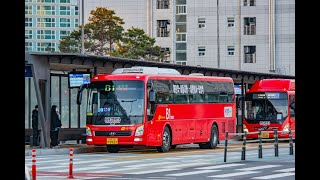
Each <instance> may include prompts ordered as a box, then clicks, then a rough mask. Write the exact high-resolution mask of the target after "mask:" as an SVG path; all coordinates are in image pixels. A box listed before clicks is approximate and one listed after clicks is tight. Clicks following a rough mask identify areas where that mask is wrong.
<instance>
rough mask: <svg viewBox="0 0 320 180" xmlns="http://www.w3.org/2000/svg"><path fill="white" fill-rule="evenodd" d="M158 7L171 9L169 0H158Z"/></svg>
mask: <svg viewBox="0 0 320 180" xmlns="http://www.w3.org/2000/svg"><path fill="white" fill-rule="evenodd" d="M157 9H169V0H157Z"/></svg>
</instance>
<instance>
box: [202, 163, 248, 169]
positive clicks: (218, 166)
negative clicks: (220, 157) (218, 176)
mask: <svg viewBox="0 0 320 180" xmlns="http://www.w3.org/2000/svg"><path fill="white" fill-rule="evenodd" d="M243 165H245V164H222V165H214V166H206V167H201V168H196V169H219V168H226V167H234V166H243Z"/></svg>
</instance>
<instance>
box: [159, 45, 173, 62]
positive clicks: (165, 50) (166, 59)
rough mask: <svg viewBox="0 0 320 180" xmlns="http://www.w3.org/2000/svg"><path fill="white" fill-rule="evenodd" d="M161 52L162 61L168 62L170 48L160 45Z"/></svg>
mask: <svg viewBox="0 0 320 180" xmlns="http://www.w3.org/2000/svg"><path fill="white" fill-rule="evenodd" d="M160 51H161V53H163V55H164V57H163V62H170V61H171V60H170V54H171V52H170V48H169V47H161V49H160Z"/></svg>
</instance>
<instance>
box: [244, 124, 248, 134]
mask: <svg viewBox="0 0 320 180" xmlns="http://www.w3.org/2000/svg"><path fill="white" fill-rule="evenodd" d="M243 132H249V130H248V128H247V126H246V125H245V124H243Z"/></svg>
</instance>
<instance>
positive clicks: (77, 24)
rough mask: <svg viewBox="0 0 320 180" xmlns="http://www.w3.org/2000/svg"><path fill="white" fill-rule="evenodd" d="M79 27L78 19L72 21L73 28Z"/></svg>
mask: <svg viewBox="0 0 320 180" xmlns="http://www.w3.org/2000/svg"><path fill="white" fill-rule="evenodd" d="M78 26H79V19H74V27H78Z"/></svg>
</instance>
